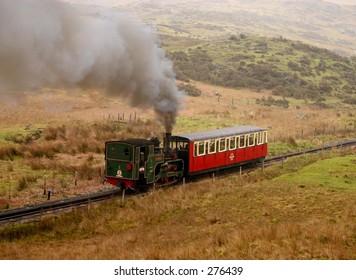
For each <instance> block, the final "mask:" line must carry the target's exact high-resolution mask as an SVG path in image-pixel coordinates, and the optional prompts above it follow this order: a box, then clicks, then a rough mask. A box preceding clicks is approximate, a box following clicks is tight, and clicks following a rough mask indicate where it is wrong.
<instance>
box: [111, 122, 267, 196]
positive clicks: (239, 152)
mask: <svg viewBox="0 0 356 280" xmlns="http://www.w3.org/2000/svg"><path fill="white" fill-rule="evenodd" d="M266 155H267V131H266V129H263V128H259V127H255V126H235V127H229V128H221V129H216V130H209V131H203V132H194V133H188V134H180V135H174V136H172V135H171V134H170V133H166V134H165V137H164V139H163V145H161V144H160V141H159V140H158V139H157V138H153V139H151V140H146V139H128V140H123V141H108V142H106V143H105V177H106V181H107V182H108V183H110V184H112V185H114V186H117V187H119V188H121V189H133V190H139V189H141V188H146V187H147V186H149V185H153V184H166V183H169V182H172V181H176V180H179V179H181V178H183V177H190V176H195V175H199V174H203V173H209V172H216V171H219V170H222V169H226V168H233V167H237V166H241V165H245V164H248V163H254V162H259V161H262V160H263V159H264V158H265V156H266Z"/></svg>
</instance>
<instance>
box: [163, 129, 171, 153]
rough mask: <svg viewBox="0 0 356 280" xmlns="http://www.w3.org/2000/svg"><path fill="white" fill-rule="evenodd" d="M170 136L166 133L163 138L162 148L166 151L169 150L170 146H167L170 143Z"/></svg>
mask: <svg viewBox="0 0 356 280" xmlns="http://www.w3.org/2000/svg"><path fill="white" fill-rule="evenodd" d="M171 136H172V133H170V132H166V134H165V138H164V148H165V149H166V150H168V149H169V146H170V145H169V144H170V143H171Z"/></svg>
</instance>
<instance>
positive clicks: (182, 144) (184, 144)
mask: <svg viewBox="0 0 356 280" xmlns="http://www.w3.org/2000/svg"><path fill="white" fill-rule="evenodd" d="M188 147H189V144H188V143H187V142H183V141H180V142H177V146H176V148H177V149H178V150H188Z"/></svg>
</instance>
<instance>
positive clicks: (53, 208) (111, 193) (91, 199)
mask: <svg viewBox="0 0 356 280" xmlns="http://www.w3.org/2000/svg"><path fill="white" fill-rule="evenodd" d="M354 145H356V139H350V140H346V141H343V142H338V143H335V144H329V145H325V146H322V147H319V148H313V149H308V150H304V151H298V152H292V153H287V154H283V155H279V156H274V157H270V158H266V159H265V160H264V163H263V164H264V165H270V164H273V163H275V162H279V161H283V160H285V159H287V158H290V157H294V156H299V155H304V154H312V153H317V152H320V151H324V150H331V149H338V148H346V147H351V146H354ZM253 169H255V168H247V169H244V171H245V172H246V171H247V172H248V171H251V170H253ZM235 172H236V170H235ZM121 194H122V192H121V190H120V189H119V188H113V189H109V190H106V191H100V192H96V193H92V194H87V195H82V196H79V197H75V198H69V199H64V200H60V201H54V202H47V203H42V204H38V205H34V206H26V207H21V208H15V209H11V210H5V211H2V212H0V226H1V225H6V224H11V223H16V222H21V221H27V220H33V219H34V218H38V217H41V216H42V215H45V214H49V213H56V212H59V211H63V210H66V209H67V210H68V209H72V208H76V207H80V206H85V205H88V204H89V203H95V202H99V201H103V200H108V199H112V198H114V197H119V196H121Z"/></svg>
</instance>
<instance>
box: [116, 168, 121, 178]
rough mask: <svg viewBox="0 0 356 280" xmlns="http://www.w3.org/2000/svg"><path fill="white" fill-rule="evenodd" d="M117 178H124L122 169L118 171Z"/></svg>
mask: <svg viewBox="0 0 356 280" xmlns="http://www.w3.org/2000/svg"><path fill="white" fill-rule="evenodd" d="M116 177H122V171H121V170H120V169H119V170H118V171H117V173H116Z"/></svg>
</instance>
